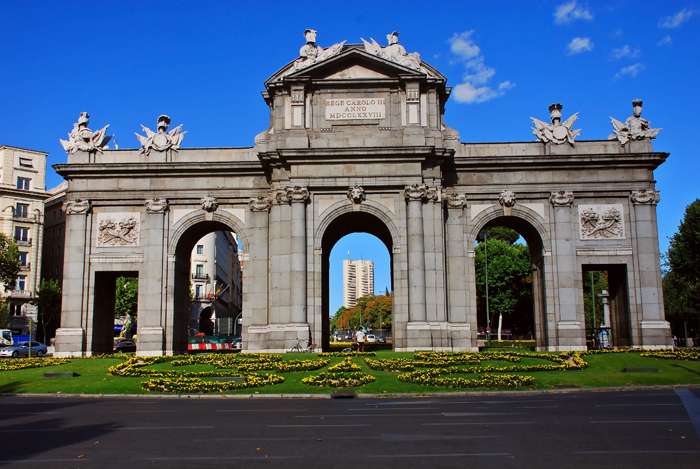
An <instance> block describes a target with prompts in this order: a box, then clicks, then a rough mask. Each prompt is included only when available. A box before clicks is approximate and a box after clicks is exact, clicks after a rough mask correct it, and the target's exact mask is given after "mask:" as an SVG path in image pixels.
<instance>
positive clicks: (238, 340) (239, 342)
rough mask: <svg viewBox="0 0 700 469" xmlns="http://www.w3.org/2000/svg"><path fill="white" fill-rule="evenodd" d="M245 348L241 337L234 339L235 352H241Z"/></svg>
mask: <svg viewBox="0 0 700 469" xmlns="http://www.w3.org/2000/svg"><path fill="white" fill-rule="evenodd" d="M242 348H243V340H242V339H241V338H240V337H234V338H233V350H241V349H242Z"/></svg>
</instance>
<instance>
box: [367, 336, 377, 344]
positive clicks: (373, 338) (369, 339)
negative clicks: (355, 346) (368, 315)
mask: <svg viewBox="0 0 700 469" xmlns="http://www.w3.org/2000/svg"><path fill="white" fill-rule="evenodd" d="M366 340H367V343H368V344H376V343H377V336H376V335H374V334H367V339H366Z"/></svg>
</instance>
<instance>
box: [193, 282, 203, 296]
mask: <svg viewBox="0 0 700 469" xmlns="http://www.w3.org/2000/svg"><path fill="white" fill-rule="evenodd" d="M194 297H195V298H201V297H202V286H201V285H195V286H194Z"/></svg>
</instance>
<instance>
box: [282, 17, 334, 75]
mask: <svg viewBox="0 0 700 469" xmlns="http://www.w3.org/2000/svg"><path fill="white" fill-rule="evenodd" d="M316 34H317V31H316V30H315V29H305V30H304V39H306V44H304V45H303V46H302V47H301V49H299V58H298V59H297V60H296V61H295V62H294V64H293V65H292V66H291V67H290V68H289V69H288V70H287V71H285V72H284V74H283V75H282V77H284V76H286V75H289V74H291V73H294V72H298V71H299V70H303V69H305V68H307V67H310V66H311V65H313V64H315V63H317V62H321V61H323V60H326V59H328V58H330V57H333V56H334V55H337V54H339V53H340V51H341V50H342V49H343V45H345V41H342V42H338V43H336V44H333V45H332V46H330V47H327V48H325V49H324V48H323V47H321V46H319V45H318V44H316Z"/></svg>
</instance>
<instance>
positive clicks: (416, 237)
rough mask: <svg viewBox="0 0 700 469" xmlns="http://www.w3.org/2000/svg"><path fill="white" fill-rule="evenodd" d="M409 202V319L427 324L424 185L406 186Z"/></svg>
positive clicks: (405, 192)
mask: <svg viewBox="0 0 700 469" xmlns="http://www.w3.org/2000/svg"><path fill="white" fill-rule="evenodd" d="M404 194H405V197H406V200H407V202H408V210H407V223H406V229H407V231H408V317H409V321H411V322H425V321H426V311H425V250H424V244H423V200H425V198H426V195H427V193H426V187H425V185H423V184H413V185H411V186H406V189H405V191H404Z"/></svg>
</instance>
